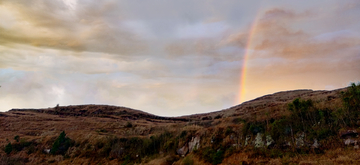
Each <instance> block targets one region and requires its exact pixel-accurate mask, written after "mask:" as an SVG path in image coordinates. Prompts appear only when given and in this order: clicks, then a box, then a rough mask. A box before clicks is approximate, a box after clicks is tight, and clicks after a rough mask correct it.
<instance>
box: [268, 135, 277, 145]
mask: <svg viewBox="0 0 360 165" xmlns="http://www.w3.org/2000/svg"><path fill="white" fill-rule="evenodd" d="M274 143H275V141H274V140H273V139H272V137H271V136H270V135H266V147H269V146H271V145H272V144H274Z"/></svg>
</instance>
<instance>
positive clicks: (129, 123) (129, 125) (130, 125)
mask: <svg viewBox="0 0 360 165" xmlns="http://www.w3.org/2000/svg"><path fill="white" fill-rule="evenodd" d="M132 126H133V125H132V124H131V122H127V123H126V125H125V127H126V128H131V127H132Z"/></svg>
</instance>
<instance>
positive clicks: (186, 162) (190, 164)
mask: <svg viewBox="0 0 360 165" xmlns="http://www.w3.org/2000/svg"><path fill="white" fill-rule="evenodd" d="M183 164H184V165H193V164H194V161H193V160H192V159H191V157H190V156H187V157H185V158H184V160H183Z"/></svg>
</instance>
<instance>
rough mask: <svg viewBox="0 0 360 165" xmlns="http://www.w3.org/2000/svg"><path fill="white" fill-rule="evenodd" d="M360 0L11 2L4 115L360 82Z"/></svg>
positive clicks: (192, 108)
mask: <svg viewBox="0 0 360 165" xmlns="http://www.w3.org/2000/svg"><path fill="white" fill-rule="evenodd" d="M359 16H360V1H358V0H341V1H340V0H317V1H310V0H303V1H298V0H252V1H247V0H246V1H245V0H222V1H217V0H181V1H180V0H147V1H144V0H102V1H95V0H51V1H49V0H31V1H29V0H0V85H1V88H0V111H8V110H10V109H12V108H47V107H55V106H56V105H57V104H59V105H60V106H66V105H80V104H109V105H116V106H124V107H129V108H133V109H138V110H142V111H145V112H149V113H152V114H155V115H161V116H180V115H189V114H195V113H206V112H212V111H218V110H222V109H226V108H229V107H231V106H235V105H238V104H240V103H242V102H244V101H248V100H251V99H255V98H257V97H260V96H263V95H267V94H272V93H275V92H279V91H286V90H295V89H313V90H333V89H337V88H343V87H346V86H348V85H349V84H350V83H351V82H358V81H360V65H359V64H360V21H359Z"/></svg>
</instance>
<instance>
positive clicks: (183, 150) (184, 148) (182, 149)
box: [176, 144, 189, 156]
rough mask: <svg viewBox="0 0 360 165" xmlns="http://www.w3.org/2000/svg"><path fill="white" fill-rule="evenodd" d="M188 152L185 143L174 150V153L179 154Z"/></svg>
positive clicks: (182, 154)
mask: <svg viewBox="0 0 360 165" xmlns="http://www.w3.org/2000/svg"><path fill="white" fill-rule="evenodd" d="M188 152H189V147H188V145H186V144H185V145H184V146H183V147H181V148H179V149H178V150H176V153H177V154H179V155H181V156H185V155H186V154H187V153H188Z"/></svg>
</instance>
